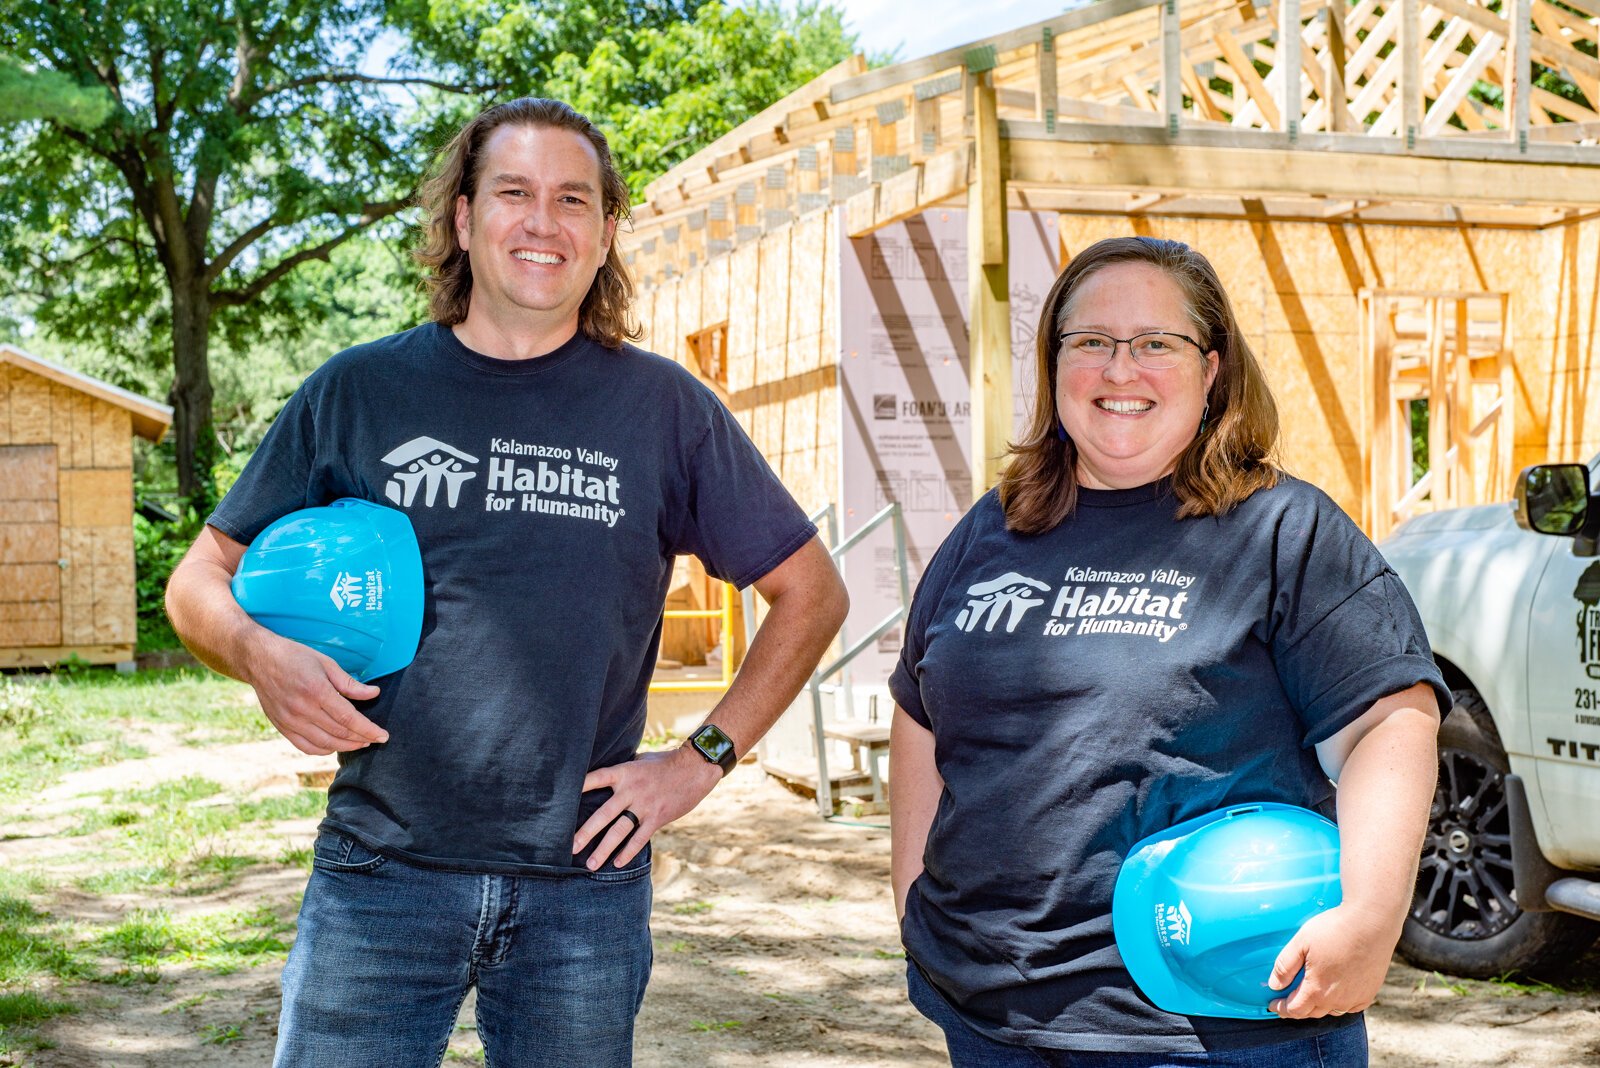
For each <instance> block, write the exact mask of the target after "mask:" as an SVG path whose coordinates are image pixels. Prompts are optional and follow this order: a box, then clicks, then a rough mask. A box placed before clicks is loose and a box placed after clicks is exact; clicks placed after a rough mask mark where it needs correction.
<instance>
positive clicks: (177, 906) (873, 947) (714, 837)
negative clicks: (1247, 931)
mask: <svg viewBox="0 0 1600 1068" xmlns="http://www.w3.org/2000/svg"><path fill="white" fill-rule="evenodd" d="M141 744H143V745H144V746H145V748H146V749H147V750H149V751H150V752H152V753H154V754H155V755H154V756H153V757H151V758H149V759H147V760H143V761H137V762H129V763H127V764H123V765H117V766H114V767H112V768H109V769H106V770H104V771H100V772H93V773H84V774H82V775H79V776H74V777H73V778H71V779H69V780H67V781H66V782H64V783H62V784H61V785H60V786H58V787H56V788H55V789H53V790H51V791H49V792H48V793H46V794H45V795H43V796H41V797H39V798H36V799H34V800H32V801H31V802H30V803H29V804H28V805H26V806H21V807H20V808H19V807H14V808H13V809H12V810H11V811H0V822H7V821H9V819H10V818H12V817H14V816H26V817H27V819H29V820H30V821H31V822H29V823H27V824H26V826H27V827H28V828H29V835H30V836H29V837H23V838H12V839H9V840H6V841H4V842H0V867H5V866H20V867H26V868H31V869H34V870H38V871H41V872H43V873H45V874H46V875H51V874H60V875H65V874H67V873H69V872H71V871H75V870H78V869H77V865H78V864H80V863H81V862H79V861H75V860H74V855H75V854H77V853H78V852H79V850H80V845H79V844H78V843H81V842H82V839H81V838H80V839H76V840H67V839H61V838H57V837H55V836H54V833H53V830H52V828H54V827H55V824H54V823H53V822H52V819H51V814H52V812H65V811H67V810H68V809H69V808H70V807H71V806H73V805H82V804H83V803H84V801H85V796H86V795H90V794H92V793H94V792H95V791H98V790H103V789H107V788H108V785H107V784H108V782H115V784H116V785H117V786H118V787H119V788H128V787H139V786H147V785H150V784H151V783H152V782H153V781H156V780H159V779H160V778H162V777H168V776H182V775H194V774H203V775H206V776H208V777H211V778H214V779H217V780H218V781H222V782H224V783H225V784H226V785H227V786H228V788H229V789H230V790H233V791H236V792H238V793H242V794H246V795H251V796H254V795H259V794H261V793H263V792H271V791H274V790H284V789H290V788H292V785H293V783H294V772H295V770H296V769H297V767H299V766H302V765H303V763H304V762H303V758H299V757H298V755H297V754H294V753H293V751H292V750H290V749H289V748H288V747H287V745H283V744H280V743H276V742H266V743H249V744H247V745H241V746H230V747H227V749H228V752H227V753H226V754H223V753H221V751H220V750H207V751H204V752H203V753H197V751H196V750H194V749H192V748H191V749H181V747H179V746H177V745H176V744H174V745H172V746H170V747H169V748H168V749H167V750H166V751H163V746H162V741H161V739H160V737H159V732H156V733H153V734H151V736H150V737H148V738H144V739H141ZM180 749H181V752H180V751H179V750H180ZM219 757H225V759H219ZM135 765H137V766H135ZM714 801H715V804H714V805H713V806H711V807H708V808H706V809H704V810H702V811H700V812H698V813H695V814H693V815H691V816H690V817H689V818H687V819H685V820H684V821H682V822H681V823H680V824H679V825H677V826H675V827H673V828H671V829H669V830H668V831H666V832H663V833H661V834H659V835H658V836H657V839H656V843H655V849H656V866H655V892H656V903H655V915H654V934H655V946H656V956H655V972H654V977H653V979H652V982H651V986H650V993H649V995H648V996H647V998H646V1000H645V1006H644V1010H643V1014H642V1016H641V1018H640V1020H639V1026H638V1040H637V1063H638V1064H640V1065H641V1066H644V1068H657V1066H659V1068H666V1066H674V1068H677V1066H699V1065H706V1066H724V1065H725V1066H730V1068H731V1066H741V1068H744V1066H759V1068H780V1066H782V1068H787V1066H791V1065H815V1066H838V1068H847V1066H848V1068H901V1066H919V1068H920V1066H930V1068H931V1066H934V1065H940V1064H944V1063H947V1062H946V1061H945V1059H944V1057H943V1043H942V1041H941V1040H940V1036H939V1034H938V1032H937V1031H936V1029H935V1028H933V1027H932V1025H930V1024H928V1023H927V1022H925V1021H924V1020H922V1018H921V1017H920V1016H918V1015H917V1014H916V1012H915V1011H914V1010H912V1009H911V1008H910V1006H909V1005H908V1004H907V1003H906V1001H905V999H904V995H903V985H902V976H903V970H904V967H905V962H904V960H903V959H902V957H901V956H900V952H899V944H898V939H897V936H896V931H895V926H894V922H893V913H892V909H891V907H890V902H889V894H888V872H889V838H888V834H887V832H885V831H883V830H879V829H874V828H869V827H859V826H847V825H842V824H830V823H825V822H823V821H821V820H819V819H818V818H817V817H816V814H815V809H814V808H813V807H812V806H811V804H810V803H809V802H807V801H805V800H802V799H800V798H798V797H795V796H793V795H792V794H790V793H788V792H787V791H786V790H784V789H782V788H781V787H780V786H778V785H777V784H776V783H774V782H772V781H770V780H768V779H767V778H766V777H765V776H764V775H763V774H762V773H761V772H760V771H759V770H758V769H756V768H754V767H752V766H749V765H745V766H741V767H740V768H739V769H738V770H737V771H736V773H735V774H734V775H733V776H731V777H730V778H729V780H728V781H727V782H726V783H724V784H723V786H722V787H720V788H719V789H718V791H717V793H716V794H715V795H714ZM315 823H316V821H315V819H298V820H285V821H280V822H278V823H275V824H272V825H271V826H270V827H269V828H267V829H266V830H265V831H262V830H261V829H260V828H259V827H258V828H256V829H255V830H253V831H252V833H254V834H256V835H258V836H263V835H264V836H265V837H267V838H271V839H274V840H276V841H277V842H278V843H279V844H280V846H286V847H289V848H294V847H305V846H308V845H309V844H310V841H311V839H312V837H313V834H314V828H315ZM303 883H304V870H303V868H300V867H297V866H293V865H289V864H259V865H256V866H254V867H252V868H250V869H248V870H247V871H244V872H242V873H240V874H239V876H238V878H237V880H236V881H234V882H233V883H231V884H230V885H228V886H226V887H223V888H220V889H218V890H215V891H213V892H209V893H205V894H199V895H194V896H189V897H182V898H176V897H173V896H171V895H170V894H169V895H166V896H163V895H161V894H159V893H156V894H139V893H120V894H112V895H93V894H87V893H82V892H71V893H60V894H57V895H56V896H54V897H53V898H50V899H48V900H41V902H40V903H41V906H42V907H45V908H48V909H49V910H50V911H51V912H52V913H54V914H55V915H57V916H59V917H70V918H73V919H78V920H81V921H84V922H85V923H93V924H105V923H107V922H108V921H113V922H114V920H115V918H116V916H117V915H119V914H126V913H127V912H128V911H129V910H132V909H138V908H146V909H148V908H156V907H162V908H166V909H168V910H169V911H172V912H174V913H177V912H181V913H183V914H188V915H194V914H199V913H204V912H205V911H207V910H211V909H220V908H235V909H237V908H240V907H252V908H253V907H255V906H257V905H263V904H264V905H268V906H270V907H272V908H274V909H277V910H281V912H282V914H283V915H286V916H292V914H293V908H294V903H295V901H296V900H297V898H298V894H299V892H300V889H301V887H302V886H303ZM279 966H280V964H279V962H278V961H276V960H273V961H269V962H268V963H264V964H259V965H256V966H253V967H243V968H240V969H239V970H237V971H233V972H231V973H228V974H218V973H217V972H216V971H214V970H205V969H200V968H196V967H190V966H187V965H184V964H182V963H179V964H163V965H162V967H161V968H160V972H159V978H158V979H157V981H155V982H139V983H134V984H131V985H126V986H123V985H107V984H98V983H97V984H76V985H73V986H71V987H69V988H66V989H65V990H64V991H62V992H61V994H60V996H62V997H65V998H67V999H69V1000H72V1001H74V1002H76V1003H78V1004H79V1005H80V1011H79V1012H77V1013H75V1014H72V1015H66V1016H60V1017H56V1018H54V1019H52V1020H49V1021H47V1022H46V1023H44V1024H42V1025H40V1028H39V1037H40V1038H42V1039H44V1040H45V1041H47V1042H48V1043H52V1044H53V1048H48V1049H40V1050H37V1051H35V1052H29V1053H26V1054H12V1055H10V1057H9V1058H8V1057H7V1056H6V1055H0V1064H12V1065H19V1066H20V1065H29V1066H32V1068H90V1066H93V1068H157V1066H161V1068H169V1066H170V1068H187V1066H199V1065H228V1066H234V1065H237V1066H240V1068H266V1066H267V1065H268V1064H270V1061H271V1052H272V1041H273V1032H274V1027H275V1022H276V1015H277V988H276V981H277V973H278V969H279ZM1582 967H1585V968H1587V969H1588V970H1589V973H1590V974H1594V973H1595V971H1596V968H1597V967H1600V955H1595V954H1591V956H1590V957H1589V958H1588V959H1587V961H1586V962H1585V964H1584V965H1582ZM1369 1018H1370V1029H1371V1033H1372V1046H1373V1063H1374V1064H1375V1065H1377V1066H1379V1068H1402V1066H1404V1068H1431V1066H1440V1068H1443V1066H1449V1068H1476V1066H1483V1068H1489V1066H1495V1068H1502V1066H1508V1065H1529V1066H1533V1065H1537V1066H1541V1068H1565V1066H1578V1065H1594V1064H1597V1063H1600V994H1587V995H1576V994H1570V993H1563V992H1559V991H1555V990H1541V989H1535V988H1530V987H1513V986H1510V985H1506V984H1493V983H1459V982H1453V981H1446V980H1444V979H1442V978H1440V977H1436V976H1431V975H1425V974H1424V973H1421V972H1418V971H1416V970H1414V969H1411V968H1409V967H1406V966H1404V965H1403V964H1399V963H1396V965H1395V966H1394V967H1393V968H1392V969H1391V971H1390V975H1389V981H1388V983H1387V985H1386V986H1385V988H1384V991H1383V994H1382V997H1381V999H1380V1002H1379V1004H1378V1005H1377V1006H1376V1007H1375V1008H1374V1009H1373V1010H1372V1012H1371V1013H1370V1014H1369ZM449 1057H450V1060H449V1061H448V1062H447V1063H458V1062H459V1063H477V1061H478V1057H477V1040H476V1036H475V1034H474V1033H473V1031H472V1028H471V1021H470V1005H469V1011H468V1012H464V1013H463V1020H462V1022H461V1024H460V1025H458V1031H457V1034H456V1037H455V1039H454V1040H453V1042H452V1048H451V1051H450V1055H449Z"/></svg>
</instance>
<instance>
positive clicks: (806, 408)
mask: <svg viewBox="0 0 1600 1068" xmlns="http://www.w3.org/2000/svg"><path fill="white" fill-rule="evenodd" d="M784 406H785V411H784V414H783V421H784V425H785V426H787V427H789V428H790V429H789V431H788V434H787V437H788V444H789V448H791V449H808V450H810V451H815V449H816V447H817V431H818V429H819V428H818V426H817V391H816V390H815V389H809V390H806V391H804V392H802V393H800V394H799V395H798V396H796V397H792V398H790V399H789V400H787V401H785V402H784Z"/></svg>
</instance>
